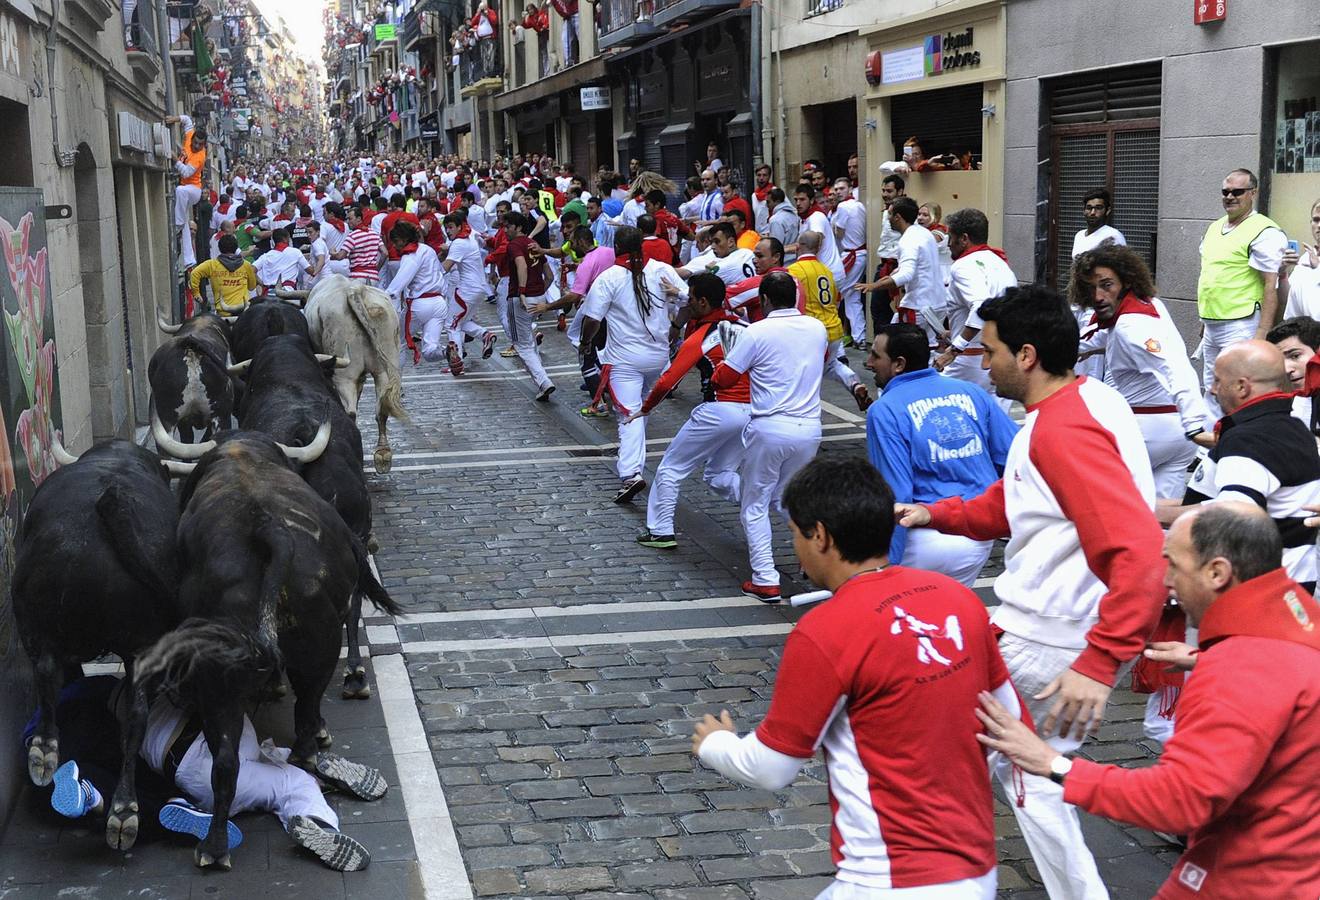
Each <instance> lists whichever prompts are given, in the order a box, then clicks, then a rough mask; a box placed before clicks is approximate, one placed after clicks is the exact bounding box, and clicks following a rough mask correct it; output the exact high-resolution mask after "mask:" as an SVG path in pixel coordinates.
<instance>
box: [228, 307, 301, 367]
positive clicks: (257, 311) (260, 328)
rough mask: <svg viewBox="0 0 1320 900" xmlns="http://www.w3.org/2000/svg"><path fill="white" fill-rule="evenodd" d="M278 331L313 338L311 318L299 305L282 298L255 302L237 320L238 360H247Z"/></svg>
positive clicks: (235, 343) (235, 356)
mask: <svg viewBox="0 0 1320 900" xmlns="http://www.w3.org/2000/svg"><path fill="white" fill-rule="evenodd" d="M277 334H298V335H302V336H303V337H304V338H306V339H307V341H308V342H309V343H310V341H311V337H310V335H309V333H308V330H307V319H306V317H304V316H303V314H302V313H301V312H300V311H299V310H298V309H297V308H296V307H294V306H290V305H289V304H287V303H285V302H284V301H282V300H262V301H259V302H257V303H253V304H252V305H251V306H249V307H248V308H247V309H245V310H243V313H242V315H240V316H239V317H238V318H237V319H236V320H235V321H234V326H233V339H232V345H233V347H232V351H231V353H230V356H231V357H233V360H234V362H236V363H240V362H246V361H247V360H249V359H251V358H252V357H253V356H255V355H256V353H257V348H258V347H260V346H261V344H262V342H264V341H265V340H266V338H268V337H273V336H275V335H277Z"/></svg>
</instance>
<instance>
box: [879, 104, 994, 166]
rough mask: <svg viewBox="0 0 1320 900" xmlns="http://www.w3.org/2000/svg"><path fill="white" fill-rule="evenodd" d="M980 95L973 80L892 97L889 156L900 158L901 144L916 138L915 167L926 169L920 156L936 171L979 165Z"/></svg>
mask: <svg viewBox="0 0 1320 900" xmlns="http://www.w3.org/2000/svg"><path fill="white" fill-rule="evenodd" d="M982 97H983V89H982V86H981V84H980V83H976V84H967V85H961V86H959V87H951V88H942V89H940V90H938V91H919V92H917V93H914V94H900V95H898V96H896V97H894V98H892V99H891V100H890V101H889V119H890V123H891V127H892V131H891V133H890V137H891V138H892V141H893V147H894V155H893V156H892V157H890V158H891V159H903V158H904V153H903V150H904V147H905V146H911V145H910V144H909V141H910V140H911V139H913V138H915V139H916V142H917V144H918V145H919V146H920V151H921V156H917V157H909V163H913V162H915V164H916V165H915V166H914V168H915V167H919V168H921V169H923V170H924V169H925V168H926V166H923V165H922V159H923V157H924V160H925V161H926V164H927V165H929V166H931V167H932V168H935V169H937V170H938V169H939V168H945V169H965V168H972V169H979V168H981V105H982ZM855 115H856V113H854V116H855ZM854 122H855V119H854ZM854 140H855V138H854Z"/></svg>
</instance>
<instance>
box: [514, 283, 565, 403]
mask: <svg viewBox="0 0 1320 900" xmlns="http://www.w3.org/2000/svg"><path fill="white" fill-rule="evenodd" d="M544 300H545V296H544V295H541V296H537V297H525V298H524V297H519V296H518V295H517V294H510V295H509V304H508V306H509V322H508V328H509V339H510V340H512V341H513V348H514V349H515V350H517V351H518V357H519V358H520V359H522V361H523V365H524V366H526V367H527V374H528V375H531V376H532V381H535V382H536V386H537V387H538V388H541V389H542V390H544V389H545V388H547V387H549V386H550V385H551V384H553V383H554V382H552V381H551V380H550V376H549V375H547V374H546V371H545V366H543V365H541V351H540V350H539V349H538V348H537V346H536V334H535V333H534V332H533V330H532V314H531V313H530V312H529V311H528V309H527V307H529V306H535V305H536V304H538V303H541V302H543V301H544Z"/></svg>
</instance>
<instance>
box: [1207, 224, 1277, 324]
mask: <svg viewBox="0 0 1320 900" xmlns="http://www.w3.org/2000/svg"><path fill="white" fill-rule="evenodd" d="M1227 223H1228V216H1221V217H1220V218H1219V219H1217V220H1215V221H1214V222H1212V223H1211V224H1210V227H1209V228H1208V229H1206V232H1205V240H1204V241H1203V242H1202V244H1201V277H1200V279H1199V280H1198V281H1197V284H1196V308H1197V310H1198V311H1199V312H1200V315H1201V318H1202V319H1245V318H1246V317H1247V316H1249V315H1251V314H1252V313H1254V312H1255V311H1256V310H1257V309H1258V308H1259V307H1260V302H1261V300H1263V299H1264V297H1265V280H1264V277H1263V276H1264V274H1265V273H1264V272H1258V271H1256V270H1255V269H1253V268H1251V266H1250V265H1249V262H1250V261H1251V242H1252V241H1254V240H1255V239H1256V238H1258V237H1260V234H1261V232H1262V231H1264V230H1265V229H1266V228H1278V227H1279V226H1278V225H1276V224H1275V223H1274V222H1273V221H1272V220H1271V219H1270V218H1269V217H1268V216H1264V215H1261V214H1260V213H1258V212H1257V213H1252V214H1251V215H1249V216H1247V217H1246V218H1245V219H1243V220H1242V221H1241V222H1239V223H1238V224H1237V227H1236V228H1234V229H1233V230H1232V231H1230V232H1229V233H1228V234H1224V225H1226V224H1227Z"/></svg>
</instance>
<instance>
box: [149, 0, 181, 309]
mask: <svg viewBox="0 0 1320 900" xmlns="http://www.w3.org/2000/svg"><path fill="white" fill-rule="evenodd" d="M150 4H151V7H152V10H153V11H154V12H155V13H156V44H157V46H158V49H159V50H160V70H161V72H162V73H164V78H165V115H166V116H172V115H175V108H176V107H175V98H174V60H172V59H171V58H170V19H169V16H168V15H166V13H165V4H164V3H162V2H160V0H150ZM170 134H171V136H173V132H170ZM172 172H173V169H172V168H171V167H170V164H169V161H168V160H167V161H166V173H165V184H166V190H165V204H166V205H165V221H166V222H168V223H169V239H168V240H166V241H165V246H166V247H167V248H169V249H168V254H169V276H168V277H169V283H170V302H171V305H172V306H173V307H174V321H176V322H182V321H183V284H182V281H181V280H179V279H178V277H177V276H176V275H175V274H174V273H175V268H176V266H177V265H178V256H177V254H176V252H175V249H174V229H175V225H174V192H175V191H176V190H177V185H175V184H173V181H174V179H173V178H172V177H171V174H172Z"/></svg>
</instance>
